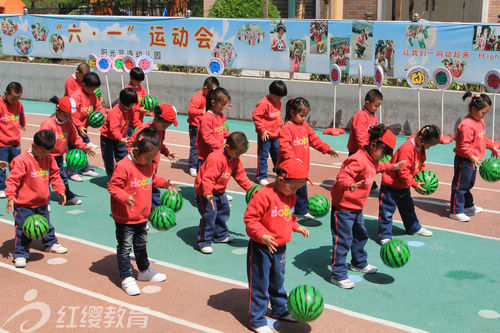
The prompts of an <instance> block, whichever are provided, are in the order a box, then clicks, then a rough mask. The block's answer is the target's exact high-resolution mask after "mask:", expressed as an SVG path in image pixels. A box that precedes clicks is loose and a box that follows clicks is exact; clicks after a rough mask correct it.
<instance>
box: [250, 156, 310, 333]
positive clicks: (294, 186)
mask: <svg viewBox="0 0 500 333" xmlns="http://www.w3.org/2000/svg"><path fill="white" fill-rule="evenodd" d="M307 169H308V168H307V165H306V164H305V163H304V162H302V161H301V160H299V159H297V158H289V159H286V160H284V161H282V162H281V163H280V164H278V166H277V167H276V174H277V176H278V177H277V179H276V181H275V182H273V183H272V184H269V185H266V186H264V187H262V188H261V189H259V190H258V191H257V192H255V193H254V195H253V197H252V199H251V200H250V202H249V203H248V207H247V210H246V211H245V216H244V217H243V221H245V224H246V232H247V235H248V236H249V237H250V241H249V242H248V251H247V277H248V286H249V289H250V290H249V291H250V311H249V312H250V327H251V328H252V329H253V330H254V331H255V332H262V333H264V332H269V333H270V332H272V330H271V328H269V327H268V326H267V320H266V318H265V315H266V312H267V307H268V305H269V301H271V317H273V318H276V319H281V320H287V321H296V320H295V319H293V317H292V316H291V315H290V314H289V312H288V308H287V299H288V297H287V293H286V290H285V288H284V287H283V283H284V282H285V263H286V243H288V242H289V241H290V240H291V239H292V231H293V232H298V233H300V234H302V235H304V237H308V236H309V230H307V229H306V228H304V227H302V226H300V225H299V224H298V222H297V218H296V217H295V214H294V213H293V211H294V209H293V206H294V205H295V199H296V196H295V193H296V192H297V190H298V189H300V188H302V187H303V186H305V184H306V181H307V177H308V172H307Z"/></svg>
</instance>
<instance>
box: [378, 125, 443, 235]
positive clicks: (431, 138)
mask: <svg viewBox="0 0 500 333" xmlns="http://www.w3.org/2000/svg"><path fill="white" fill-rule="evenodd" d="M440 137H441V133H440V131H439V127H437V126H435V125H427V126H424V127H423V128H422V129H421V130H420V131H419V132H418V133H417V135H416V136H415V137H413V138H411V139H409V140H407V141H406V142H405V143H403V144H402V145H401V146H400V147H399V148H398V150H397V151H396V153H395V154H394V156H393V157H392V159H391V163H396V162H399V161H403V160H404V161H406V164H405V165H403V166H402V167H401V168H400V169H399V170H398V171H394V172H387V173H384V174H383V175H382V186H381V188H380V196H379V214H378V230H379V232H378V241H379V242H380V244H382V245H384V244H385V243H387V242H388V241H389V240H391V238H392V215H393V214H394V212H395V211H396V207H397V208H398V210H399V214H400V215H401V219H402V220H403V224H404V227H405V230H406V232H407V233H408V234H410V235H418V236H425V237H430V236H432V231H430V230H427V229H426V228H424V227H422V225H420V223H419V221H418V218H417V215H416V214H415V206H414V204H413V199H412V198H411V193H410V187H413V188H416V189H419V190H422V191H425V190H424V189H423V188H422V186H420V185H422V183H417V182H416V181H415V179H414V177H415V175H416V174H417V173H419V172H420V171H422V170H425V159H426V157H427V156H426V150H427V149H429V148H430V147H432V146H435V145H437V144H438V143H439V138H440Z"/></svg>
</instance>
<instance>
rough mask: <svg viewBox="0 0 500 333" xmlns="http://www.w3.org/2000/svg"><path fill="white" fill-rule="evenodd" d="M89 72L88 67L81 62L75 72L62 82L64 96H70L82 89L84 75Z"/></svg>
mask: <svg viewBox="0 0 500 333" xmlns="http://www.w3.org/2000/svg"><path fill="white" fill-rule="evenodd" d="M88 72H90V66H89V64H87V63H86V62H82V63H81V64H79V65H78V67H77V68H76V72H75V73H73V74H71V75H70V77H68V78H67V79H66V81H65V82H64V96H71V95H73V93H74V92H75V91H77V90H79V89H81V88H82V83H83V82H82V80H83V77H84V76H85V74H87V73H88Z"/></svg>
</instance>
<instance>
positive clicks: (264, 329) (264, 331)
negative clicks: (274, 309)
mask: <svg viewBox="0 0 500 333" xmlns="http://www.w3.org/2000/svg"><path fill="white" fill-rule="evenodd" d="M252 330H253V331H254V332H257V333H273V330H272V329H271V328H270V327H269V326H261V327H252Z"/></svg>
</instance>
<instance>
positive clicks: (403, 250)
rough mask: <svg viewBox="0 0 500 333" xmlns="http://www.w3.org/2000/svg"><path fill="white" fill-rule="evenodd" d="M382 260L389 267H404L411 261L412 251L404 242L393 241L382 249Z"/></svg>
mask: <svg viewBox="0 0 500 333" xmlns="http://www.w3.org/2000/svg"><path fill="white" fill-rule="evenodd" d="M380 258H382V261H383V262H384V264H386V265H387V266H389V267H392V268H398V267H402V266H404V265H406V263H407V262H408V260H409V259H410V249H409V248H408V245H407V244H406V243H405V242H403V241H402V240H399V239H391V240H390V241H388V242H387V243H385V244H384V245H382V247H381V248H380Z"/></svg>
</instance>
